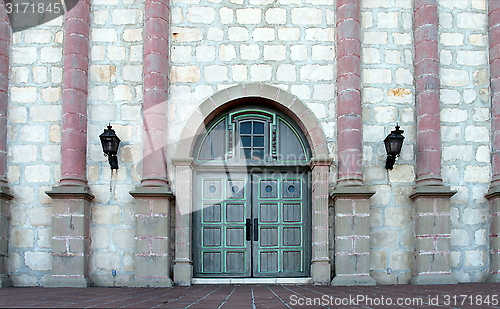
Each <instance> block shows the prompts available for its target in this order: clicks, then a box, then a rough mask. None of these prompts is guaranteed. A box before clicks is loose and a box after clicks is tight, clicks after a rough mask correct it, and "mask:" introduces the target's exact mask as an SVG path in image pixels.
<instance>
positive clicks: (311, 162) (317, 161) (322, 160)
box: [309, 157, 333, 168]
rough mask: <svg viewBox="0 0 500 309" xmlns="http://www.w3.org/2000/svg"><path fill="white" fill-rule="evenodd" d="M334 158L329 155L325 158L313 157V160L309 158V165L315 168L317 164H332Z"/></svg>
mask: <svg viewBox="0 0 500 309" xmlns="http://www.w3.org/2000/svg"><path fill="white" fill-rule="evenodd" d="M332 162H333V160H332V158H329V157H324V158H317V157H313V158H311V160H309V165H310V166H311V168H314V167H315V166H330V165H332Z"/></svg>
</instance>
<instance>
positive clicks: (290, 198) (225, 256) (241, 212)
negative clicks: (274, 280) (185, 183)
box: [193, 172, 311, 277]
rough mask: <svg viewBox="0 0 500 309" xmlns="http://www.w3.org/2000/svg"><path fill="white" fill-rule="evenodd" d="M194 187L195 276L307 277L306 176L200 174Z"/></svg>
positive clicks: (308, 244) (307, 213)
mask: <svg viewBox="0 0 500 309" xmlns="http://www.w3.org/2000/svg"><path fill="white" fill-rule="evenodd" d="M197 183H198V184H199V185H198V186H196V187H197V188H199V189H200V190H201V191H202V192H200V193H201V194H199V196H200V199H199V202H197V203H196V205H200V206H201V209H199V210H198V211H195V212H194V214H193V225H194V227H196V228H195V229H194V230H195V231H194V234H193V236H194V244H195V248H196V249H195V258H194V264H195V275H196V276H198V277H207V276H208V277H303V276H308V275H309V266H310V253H309V252H310V251H309V250H308V248H309V247H310V245H311V244H310V208H309V207H308V206H307V204H308V198H307V197H308V196H309V194H308V187H309V179H308V174H307V173H292V172H274V173H254V174H237V173H234V174H232V173H231V175H226V174H216V173H201V174H198V175H197Z"/></svg>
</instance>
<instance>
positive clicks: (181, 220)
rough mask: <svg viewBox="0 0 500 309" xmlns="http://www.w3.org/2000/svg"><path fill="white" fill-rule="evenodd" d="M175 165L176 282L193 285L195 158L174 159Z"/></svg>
mask: <svg viewBox="0 0 500 309" xmlns="http://www.w3.org/2000/svg"><path fill="white" fill-rule="evenodd" d="M172 161H173V163H174V164H175V188H176V190H175V258H174V282H175V283H176V284H178V285H183V286H186V285H191V279H192V278H193V260H192V252H191V251H192V243H191V239H192V237H191V222H192V212H193V211H192V209H193V197H192V192H191V191H192V190H191V186H192V183H193V161H194V160H193V158H183V159H173V160H172Z"/></svg>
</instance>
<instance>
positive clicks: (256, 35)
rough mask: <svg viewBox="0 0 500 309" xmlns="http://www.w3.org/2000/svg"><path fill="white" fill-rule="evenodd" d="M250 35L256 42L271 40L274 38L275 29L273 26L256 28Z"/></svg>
mask: <svg viewBox="0 0 500 309" xmlns="http://www.w3.org/2000/svg"><path fill="white" fill-rule="evenodd" d="M252 37H253V39H254V40H255V41H258V42H271V41H274V40H275V38H276V30H275V29H274V28H256V29H255V30H254V31H253V32H252Z"/></svg>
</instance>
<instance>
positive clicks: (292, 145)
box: [195, 108, 310, 165]
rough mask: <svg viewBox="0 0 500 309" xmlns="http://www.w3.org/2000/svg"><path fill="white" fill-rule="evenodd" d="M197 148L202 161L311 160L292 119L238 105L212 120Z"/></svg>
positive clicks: (307, 146)
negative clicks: (238, 106) (237, 107)
mask: <svg viewBox="0 0 500 309" xmlns="http://www.w3.org/2000/svg"><path fill="white" fill-rule="evenodd" d="M196 149H198V151H197V153H195V158H196V160H197V161H198V162H200V163H203V164H210V163H217V162H219V163H220V162H223V161H225V162H226V163H232V164H252V165H257V164H265V165H268V164H286V165H295V164H299V165H301V164H306V163H307V162H308V161H309V159H310V149H309V145H308V144H307V142H306V139H305V136H304V135H303V134H302V132H301V131H300V130H299V129H298V128H296V127H295V126H294V124H293V121H291V119H289V117H287V116H286V115H283V114H281V113H278V112H273V111H271V110H269V109H260V108H259V109H255V108H246V109H241V108H240V109H238V110H233V111H231V112H228V113H226V114H224V115H223V116H221V117H219V118H217V119H216V120H215V121H212V122H211V123H210V124H209V125H208V130H207V133H206V134H205V136H203V137H202V138H201V140H200V141H199V143H198V147H197V148H196Z"/></svg>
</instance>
